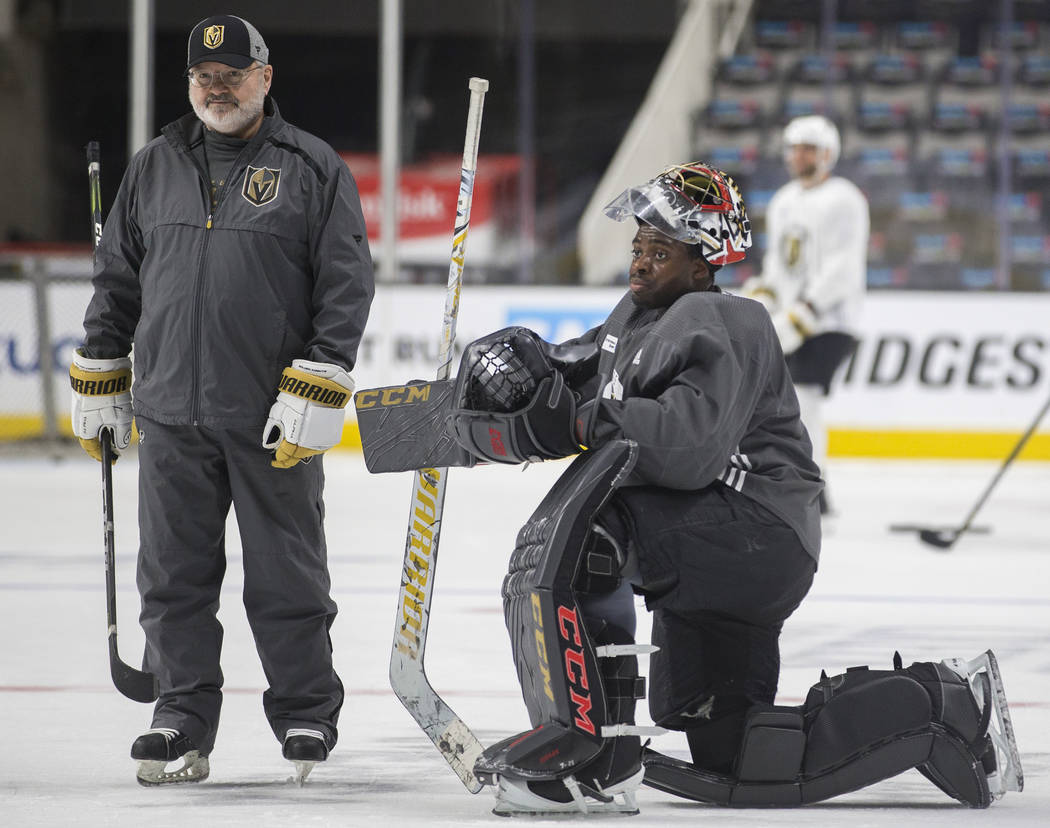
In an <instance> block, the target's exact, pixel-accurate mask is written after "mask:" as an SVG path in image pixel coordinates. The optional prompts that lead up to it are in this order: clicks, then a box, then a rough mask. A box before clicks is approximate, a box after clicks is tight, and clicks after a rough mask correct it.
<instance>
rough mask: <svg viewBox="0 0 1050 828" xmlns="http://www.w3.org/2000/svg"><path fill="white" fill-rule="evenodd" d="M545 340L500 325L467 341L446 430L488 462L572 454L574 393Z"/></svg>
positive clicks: (576, 445)
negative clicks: (557, 366) (475, 338)
mask: <svg viewBox="0 0 1050 828" xmlns="http://www.w3.org/2000/svg"><path fill="white" fill-rule="evenodd" d="M548 348H549V346H548V345H547V343H546V342H544V341H543V340H542V339H540V338H539V337H538V336H537V335H536V334H535V333H533V332H532V331H530V330H529V329H528V328H517V327H515V328H504V329H503V330H501V331H496V333H493V334H489V335H488V336H485V337H482V338H481V339H477V340H475V341H474V342H472V343H470V345H468V346H467V348H466V350H465V351H464V353H463V358H462V360H461V361H460V366H459V375H458V377H457V378H456V390H455V395H454V401H453V409H452V412H451V414H450V415H449V420H448V428H449V431H450V432H451V434H452V436H453V437H454V438H455V440H456V442H457V443H459V444H460V445H461V446H462V447H463V448H465V449H466V450H467V451H469V452H470V453H471V454H473V455H474V456H476V457H477V458H478V459H479V460H484V461H488V462H490V463H512V464H513V463H524V462H533V461H538V460H552V459H555V458H558V457H567V456H568V455H570V454H576V453H578V452H579V451H580V448H581V446H580V445H579V443H577V442H576V438H575V436H574V432H575V421H576V402H577V400H576V394H575V393H574V392H573V391H572V389H570V388H569V386H568V385H566V383H565V377H564V376H563V375H562V373H561V372H560V371H559V370H557V369H556V368H555V367H554V366H553V365H552V363H551V360H550V358H549V356H548Z"/></svg>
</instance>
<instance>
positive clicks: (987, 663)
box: [920, 650, 1024, 800]
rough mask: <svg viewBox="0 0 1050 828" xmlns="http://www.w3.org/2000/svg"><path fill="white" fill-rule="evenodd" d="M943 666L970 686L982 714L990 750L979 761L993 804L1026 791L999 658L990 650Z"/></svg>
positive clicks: (985, 743)
mask: <svg viewBox="0 0 1050 828" xmlns="http://www.w3.org/2000/svg"><path fill="white" fill-rule="evenodd" d="M941 663H942V664H944V666H945V667H947V668H948V669H949V670H951V671H952V672H954V673H957V674H958V675H959V676H960V677H961V678H962V679H963V680H964V681H965V682H966V683H967V684H968V685H969V687H970V692H971V693H972V694H973V697H974V701H975V702H976V704H977V707H978V708H979V709H980V710H981V724H982V725H983V728H982V729H983V731H984V732H983V733H982V738H983V739H984V740H985V741H984V742H983V743H982V744H983V745H985V746H986V749H985V750H984V751H983V752H981V753H980V755H979V757H978V758H979V759H980V761H981V764H982V765H983V767H984V772H985V774H986V777H987V780H988V793H989V794H990V796H991V798H992V800H996V799H1001V798H1002V797H1003V796H1004V795H1005V794H1006V792H1007V791H1021V790H1023V788H1024V772H1023V771H1022V769H1021V754H1020V752H1019V751H1018V749H1017V740H1016V739H1015V738H1014V727H1013V722H1012V721H1011V719H1010V708H1009V707H1008V706H1007V704H1006V691H1005V689H1004V688H1003V678H1002V675H1001V674H1000V672H999V663H998V662H997V661H996V660H995V654H994V653H993V652H992V651H991V650H988V651H986V652H984V653H981V655H979V656H977V658H974V659H972V660H970V661H967V660H966V659H963V658H948V659H945V660H944V661H943V662H941ZM920 770H921V768H920Z"/></svg>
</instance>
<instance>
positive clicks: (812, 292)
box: [741, 176, 870, 353]
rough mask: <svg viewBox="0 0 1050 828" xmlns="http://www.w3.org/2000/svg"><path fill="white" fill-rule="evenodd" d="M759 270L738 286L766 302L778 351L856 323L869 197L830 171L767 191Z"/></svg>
mask: <svg viewBox="0 0 1050 828" xmlns="http://www.w3.org/2000/svg"><path fill="white" fill-rule="evenodd" d="M766 231H767V245H766V253H765V257H764V258H763V261H762V273H761V275H760V276H756V277H754V278H752V279H749V280H748V281H747V282H746V283H745V284H744V285H743V287H742V290H741V292H742V293H743V294H744V295H745V296H750V297H751V298H754V299H758V300H759V301H761V302H762V303H763V304H765V305H766V307H767V308H768V309H769V312H770V315H771V316H772V317H773V324H774V326H775V327H776V329H777V334H778V335H779V336H780V341H781V346H782V347H783V349H784V352H785V353H791V352H792V351H794V350H795V349H796V348H798V346H799V345H800V344H802V342H803V341H804V340H805V339H808V338H809V337H810V336H813V335H815V334H818V333H823V332H825V331H843V332H845V333H851V332H853V331H854V330H855V328H856V325H857V319H858V316H859V313H860V305H861V301H862V299H863V297H864V291H865V288H866V285H867V256H868V234H869V232H870V220H869V217H868V201H867V199H866V198H865V197H864V194H863V193H862V192H861V191H860V190H859V189H858V188H857V186H856V185H855V184H853V183H852V182H851V181H848V180H846V179H845V178H840V177H838V176H832V177H830V178H828V179H826V180H825V181H823V182H822V183H820V184H818V185H817V186H815V187H811V188H808V189H807V188H804V187H803V186H802V185H801V184H800V183H799V182H798V181H797V180H793V181H790V182H788V183H787V184H785V185H784V186H783V187H781V188H780V189H779V190H777V192H776V193H775V194H774V196H773V198H772V199H771V200H770V202H769V209H768V211H767V213H766Z"/></svg>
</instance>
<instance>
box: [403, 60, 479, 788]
mask: <svg viewBox="0 0 1050 828" xmlns="http://www.w3.org/2000/svg"><path fill="white" fill-rule="evenodd" d="M468 86H469V88H470V106H469V109H468V113H467V131H466V138H465V140H464V144H463V167H462V169H461V170H460V179H459V198H458V199H457V202H456V223H455V228H454V230H453V235H452V258H451V261H450V263H449V268H448V283H447V286H446V290H445V313H444V319H443V321H442V326H441V350H440V352H439V363H438V371H437V379H438V380H447V379H448V378H449V375H450V374H451V373H452V343H453V342H454V340H455V338H456V319H457V317H458V315H459V293H460V286H461V284H462V281H463V260H464V254H465V251H466V242H467V230H468V229H469V227H470V204H471V200H472V198H473V194H474V175H475V171H476V169H477V162H478V138H479V136H480V133H481V115H482V111H483V109H484V103H485V93H486V92H487V91H488V88H489V82H488V81H487V80H484V79H482V78H471V79H470V82H469V84H468ZM447 475H448V469H447V468H427V469H420V470H419V471H417V472H416V473H415V475H414V476H413V487H412V505H411V510H410V513H409V518H408V535H407V538H406V539H405V558H404V565H403V568H402V571H401V591H400V593H399V595H398V606H397V618H396V619H395V622H394V641H393V646H392V648H391V651H390V686H391V687H392V688H393V690H394V693H395V694H396V695H397V697H398V698H399V699H400V700H401V703H402V704H403V705H404V706H405V708H406V709H407V710H408V712H409V713H410V714H411V715H412V718H414V719H415V720H416V723H417V724H418V725H419V726H420V727H421V728H422V729H423V731H424V732H425V733H426V734H427V736H429V737H430V740H431V741H432V742H433V743H434V745H435V746H436V747H437V749H438V751H440V753H441V755H442V756H444V757H445V761H447V762H448V763H449V765H450V766H451V767H452V770H454V771H455V772H456V775H457V776H459V779H460V781H461V782H462V783H463V784H464V786H466V788H467V790H469V791H470V792H471V793H477V792H478V791H480V790H481V783H480V782H478V780H477V779H476V778H475V777H474V763H475V761H477V758H478V757H479V756H480V755H481V752H482V750H483V748H482V745H481V742H479V741H478V739H477V737H476V736H475V735H474V734H473V733H472V732H471V730H470V728H469V727H467V725H466V724H465V723H464V722H463V720H462V719H460V718H459V716H457V715H456V714H455V712H453V710H452V708H450V707H449V706H448V705H447V704H446V703H445V701H444V699H442V698H441V696H439V695H438V693H437V691H435V690H434V688H433V687H431V685H430V682H429V681H428V679H427V675H426V670H425V667H424V664H423V656H424V654H425V650H426V644H427V627H428V625H429V622H430V604H431V601H432V599H433V595H434V575H435V573H436V571H437V554H438V538H439V536H440V533H441V519H442V514H443V511H444V504H445V483H446V477H447Z"/></svg>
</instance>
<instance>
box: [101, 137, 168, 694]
mask: <svg viewBox="0 0 1050 828" xmlns="http://www.w3.org/2000/svg"><path fill="white" fill-rule="evenodd" d="M87 159H88V185H89V186H90V189H91V240H92V246H93V249H94V250H96V251H97V250H98V245H99V242H100V241H101V239H102V192H101V190H102V188H101V184H100V182H99V172H100V167H101V164H100V153H99V146H98V141H91V142H90V143H88V145H87ZM99 443H100V444H101V447H102V538H103V543H104V545H105V550H106V625H107V629H108V639H109V674H110V676H111V677H112V678H113V686H114V687H116V688H117V690H119V691H120V692H121V693H122V694H124V695H125V696H127V697H128V698H129V699H131V700H132V701H137V702H143V703H149V702H152V701H156V700H157V697H158V696H159V695H160V691H159V689H158V687H157V677H156V676H154V675H153V674H152V673H144V672H143V671H142V670H136V669H135V668H134V667H132V666H131V665H129V664H125V663H124V662H123V661H122V660H121V658H120V654H119V653H118V651H117V583H116V574H115V572H114V567H115V565H116V561H115V556H116V553H115V545H116V544H115V541H114V536H113V535H114V533H113V459H114V457H113V435H112V433H111V432H110V430H109V429H108V428H104V429H102V432H101V434H99Z"/></svg>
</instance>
